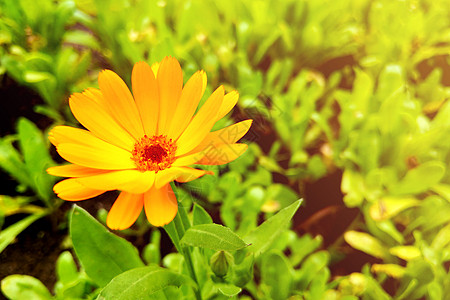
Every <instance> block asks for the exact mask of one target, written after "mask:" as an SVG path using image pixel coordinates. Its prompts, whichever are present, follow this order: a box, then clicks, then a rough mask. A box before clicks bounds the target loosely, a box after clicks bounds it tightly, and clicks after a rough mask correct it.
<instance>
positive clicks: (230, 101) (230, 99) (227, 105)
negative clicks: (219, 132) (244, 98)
mask: <svg viewBox="0 0 450 300" xmlns="http://www.w3.org/2000/svg"><path fill="white" fill-rule="evenodd" d="M238 99H239V93H238V92H237V91H231V92H229V93H228V94H226V95H225V96H224V97H223V102H222V105H221V106H220V109H219V113H218V114H217V117H216V118H217V119H216V120H220V119H222V118H223V117H225V115H226V114H227V113H229V112H230V111H231V110H232V109H233V107H234V106H235V105H236V103H237V101H238Z"/></svg>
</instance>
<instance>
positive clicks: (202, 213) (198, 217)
mask: <svg viewBox="0 0 450 300" xmlns="http://www.w3.org/2000/svg"><path fill="white" fill-rule="evenodd" d="M192 214H193V223H194V225H200V224H212V223H213V220H212V218H211V216H210V215H209V214H208V212H206V210H205V209H204V208H203V207H201V206H200V205H198V204H197V203H194V209H193V212H192Z"/></svg>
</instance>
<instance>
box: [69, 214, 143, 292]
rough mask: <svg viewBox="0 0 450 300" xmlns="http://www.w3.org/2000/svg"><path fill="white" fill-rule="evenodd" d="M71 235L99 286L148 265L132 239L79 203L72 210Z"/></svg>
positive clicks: (81, 257)
mask: <svg viewBox="0 0 450 300" xmlns="http://www.w3.org/2000/svg"><path fill="white" fill-rule="evenodd" d="M70 236H71V238H72V242H73V247H74V249H75V252H76V254H77V257H78V259H79V260H80V262H81V264H82V265H83V268H84V269H85V270H86V273H87V274H88V276H89V277H90V278H92V279H93V280H94V281H95V282H96V283H97V284H98V285H99V286H105V285H106V284H108V282H110V281H111V279H113V278H114V277H115V276H117V275H119V274H121V273H123V272H124V271H127V270H130V269H133V268H137V267H141V266H143V265H144V263H143V262H142V261H141V259H140V257H139V253H138V251H137V249H136V248H135V247H134V246H133V245H132V244H131V243H129V242H128V241H126V240H125V239H122V238H120V237H118V236H116V235H114V234H113V233H111V232H109V231H108V230H107V229H106V228H105V227H104V226H103V225H102V224H100V223H99V222H97V220H95V219H94V218H93V217H92V216H91V215H89V213H88V212H87V211H85V210H84V209H82V208H81V207H79V206H76V205H75V206H74V209H73V210H72V214H71V220H70Z"/></svg>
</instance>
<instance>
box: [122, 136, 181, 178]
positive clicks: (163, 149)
mask: <svg viewBox="0 0 450 300" xmlns="http://www.w3.org/2000/svg"><path fill="white" fill-rule="evenodd" d="M176 150H177V146H176V144H175V143H174V142H173V141H172V139H168V138H167V136H165V135H154V136H152V137H150V138H149V137H148V136H146V135H144V137H143V138H141V139H139V141H137V142H136V143H135V144H134V148H133V151H132V152H131V153H132V157H131V159H132V160H133V161H134V163H135V164H136V167H137V169H138V170H139V171H141V172H145V171H155V172H158V171H161V170H164V169H166V168H168V167H170V166H171V165H172V163H173V162H174V161H175V151H176Z"/></svg>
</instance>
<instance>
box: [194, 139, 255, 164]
mask: <svg viewBox="0 0 450 300" xmlns="http://www.w3.org/2000/svg"><path fill="white" fill-rule="evenodd" d="M247 148H248V146H247V145H246V144H231V145H230V144H222V145H218V146H212V147H208V148H207V149H205V150H204V152H205V156H204V157H203V158H202V159H201V160H200V161H198V162H197V164H199V165H223V164H226V163H229V162H231V161H233V160H235V159H236V158H238V157H239V156H241V155H242V154H243V153H244V152H245V151H246V150H247Z"/></svg>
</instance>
